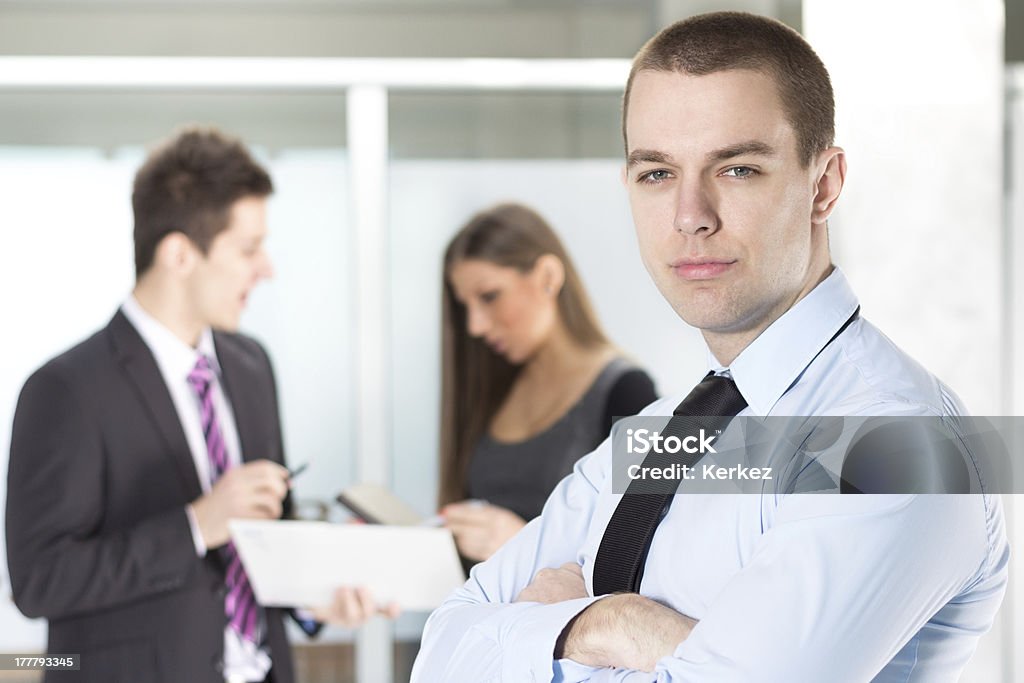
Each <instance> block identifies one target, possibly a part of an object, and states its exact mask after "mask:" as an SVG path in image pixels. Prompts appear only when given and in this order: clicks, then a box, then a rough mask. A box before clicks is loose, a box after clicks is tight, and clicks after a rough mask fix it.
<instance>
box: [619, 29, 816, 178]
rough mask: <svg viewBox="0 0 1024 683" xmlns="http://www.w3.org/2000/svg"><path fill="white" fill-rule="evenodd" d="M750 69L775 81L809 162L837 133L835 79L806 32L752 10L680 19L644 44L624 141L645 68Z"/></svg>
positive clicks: (625, 109) (626, 98)
mask: <svg viewBox="0 0 1024 683" xmlns="http://www.w3.org/2000/svg"><path fill="white" fill-rule="evenodd" d="M730 69H749V70H753V71H761V72H763V73H765V74H766V75H768V76H771V77H772V79H774V81H775V84H776V86H777V87H778V92H779V99H780V100H781V101H782V107H783V110H784V111H785V112H786V117H787V118H788V120H789V124H790V125H791V126H792V127H793V131H794V132H795V133H796V139H797V152H798V154H799V156H800V162H801V163H802V164H803V165H804V166H807V164H808V163H810V161H811V159H812V158H813V157H814V155H815V154H817V153H818V152H820V151H821V150H823V149H827V148H828V147H830V146H831V145H832V141H833V139H834V137H835V100H834V98H833V95H832V82H831V80H830V79H829V76H828V71H827V70H826V69H825V65H824V64H822V62H821V59H819V57H818V55H817V54H815V52H814V50H813V49H812V48H811V46H810V45H809V44H808V43H807V41H806V40H804V38H803V36H801V35H800V34H799V33H797V32H796V31H794V30H793V29H791V28H790V27H788V26H786V25H785V24H783V23H782V22H779V21H776V20H775V19H769V18H768V17H761V16H758V15H756V14H748V13H746V12H711V13H709V14H699V15H697V16H695V17H690V18H689V19H684V20H683V21H678V22H676V23H675V24H672V25H671V26H669V27H668V28H666V29H663V30H662V31H661V32H660V33H658V35H656V36H654V37H653V38H651V39H650V40H649V41H647V43H646V44H645V45H644V46H643V47H642V48H640V51H639V52H638V53H637V54H636V57H635V58H634V59H633V68H632V69H631V70H630V72H629V80H628V81H626V93H625V96H624V97H623V100H622V140H623V142H624V143H625V144H626V154H627V155H628V154H629V142H628V141H627V140H626V115H627V113H628V111H629V93H630V90H631V89H632V87H633V79H634V78H635V77H636V75H637V73H639V72H640V71H678V72H682V73H686V74H691V75H694V76H703V75H706V74H710V73H715V72H716V71H727V70H730Z"/></svg>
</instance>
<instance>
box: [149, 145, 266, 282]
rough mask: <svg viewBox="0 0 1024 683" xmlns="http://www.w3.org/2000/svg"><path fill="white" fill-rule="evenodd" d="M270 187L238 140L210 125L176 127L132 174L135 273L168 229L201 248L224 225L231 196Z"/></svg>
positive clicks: (263, 172) (262, 194)
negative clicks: (178, 131)
mask: <svg viewBox="0 0 1024 683" xmlns="http://www.w3.org/2000/svg"><path fill="white" fill-rule="evenodd" d="M273 191H274V186H273V183H272V182H271V181H270V175H269V174H268V173H267V172H266V170H264V168H263V167H262V166H260V165H259V164H257V163H256V162H255V161H254V160H253V158H252V156H250V154H249V151H248V150H247V149H246V148H245V145H243V144H242V143H241V141H239V140H237V139H235V138H232V137H229V136H227V135H225V134H224V133H221V132H220V131H218V130H216V129H214V128H187V129H185V130H183V131H181V132H180V133H178V134H177V135H175V136H174V137H173V138H171V139H170V140H168V141H167V142H165V143H164V144H162V145H160V146H159V147H158V148H157V149H156V150H154V151H153V152H152V153H151V154H150V155H149V157H148V158H147V159H146V162H145V163H144V164H143V165H142V168H140V169H139V172H138V173H136V174H135V186H134V189H133V190H132V210H133V211H134V214H135V234H134V236H135V276H136V277H139V276H141V275H142V274H143V273H145V272H146V271H147V270H148V269H149V267H150V266H151V265H152V264H153V256H154V254H155V253H156V248H157V245H158V244H160V240H162V239H163V238H164V237H166V236H167V235H169V234H170V233H173V232H180V233H183V234H184V235H186V236H187V237H188V238H189V239H190V240H192V242H193V243H195V245H196V246H197V247H198V248H199V249H200V251H202V253H204V254H205V253H206V252H207V250H208V249H209V248H210V244H211V243H212V242H213V239H214V238H215V237H216V236H217V235H218V234H220V233H221V232H222V231H223V230H224V229H225V228H227V226H228V220H229V218H230V216H229V211H230V209H231V206H232V205H233V204H234V203H235V202H236V201H238V200H239V199H243V198H245V197H266V196H267V195H269V194H270V193H271V192H273Z"/></svg>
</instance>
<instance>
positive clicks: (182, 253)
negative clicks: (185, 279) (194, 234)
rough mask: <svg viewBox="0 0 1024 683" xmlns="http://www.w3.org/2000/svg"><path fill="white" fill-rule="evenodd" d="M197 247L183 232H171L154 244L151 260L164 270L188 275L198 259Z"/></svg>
mask: <svg viewBox="0 0 1024 683" xmlns="http://www.w3.org/2000/svg"><path fill="white" fill-rule="evenodd" d="M199 256H200V254H199V248H198V247H196V245H195V243H194V242H192V240H190V239H189V238H188V237H186V236H185V233H182V232H171V233H168V234H167V235H165V236H164V238H163V239H161V240H160V242H159V243H157V245H156V253H155V254H154V258H153V262H154V263H155V264H156V265H157V266H158V267H159V268H160V269H161V270H163V271H164V272H166V273H172V274H175V275H181V276H184V275H188V274H189V273H191V272H192V269H193V268H195V265H196V263H197V262H198V260H199Z"/></svg>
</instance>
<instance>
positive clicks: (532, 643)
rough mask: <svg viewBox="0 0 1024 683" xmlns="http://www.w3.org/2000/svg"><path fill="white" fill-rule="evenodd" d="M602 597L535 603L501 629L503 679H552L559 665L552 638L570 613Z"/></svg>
mask: <svg viewBox="0 0 1024 683" xmlns="http://www.w3.org/2000/svg"><path fill="white" fill-rule="evenodd" d="M603 597H604V596H599V597H596V598H591V597H588V598H577V599H576V600H566V601H565V602H556V603H554V604H551V605H541V604H536V605H533V606H532V608H531V609H527V610H524V611H523V612H522V613H521V614H520V615H519V616H518V618H516V619H515V621H514V624H511V625H510V626H512V628H508V629H503V630H504V631H505V632H504V634H503V637H501V638H500V639H499V642H500V643H501V645H502V650H503V651H504V652H505V653H506V656H505V658H504V663H505V665H504V667H503V668H504V671H503V672H502V674H503V675H502V679H503V680H515V681H545V682H548V681H553V680H555V678H554V677H555V675H556V671H557V670H558V669H559V668H560V667H557V666H556V663H555V641H556V640H558V636H559V635H560V634H561V633H562V629H564V628H565V625H566V624H568V623H569V621H570V620H572V618H573V617H575V616H576V615H577V614H579V613H580V612H582V611H583V610H585V609H586V608H587V607H589V606H590V605H592V604H594V603H595V602H597V601H598V600H600V599H602V598H603ZM510 655H511V656H510ZM562 661H565V660H562ZM568 680H569V681H571V680H573V679H568Z"/></svg>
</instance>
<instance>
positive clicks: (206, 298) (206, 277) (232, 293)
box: [187, 197, 273, 331]
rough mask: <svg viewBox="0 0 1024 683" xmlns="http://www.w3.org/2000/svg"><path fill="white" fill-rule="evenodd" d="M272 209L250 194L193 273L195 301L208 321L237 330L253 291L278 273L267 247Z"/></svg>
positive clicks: (191, 290) (190, 278)
mask: <svg viewBox="0 0 1024 683" xmlns="http://www.w3.org/2000/svg"><path fill="white" fill-rule="evenodd" d="M266 209H267V202H266V200H265V199H263V198H261V197H245V198H242V199H239V200H238V201H236V202H235V203H234V204H232V206H231V211H230V214H229V219H228V227H227V228H226V229H225V230H223V231H222V232H221V233H220V234H218V235H217V236H216V237H215V238H214V239H213V242H212V243H211V244H210V249H209V250H208V251H207V253H206V255H205V256H202V255H200V256H199V258H198V260H197V263H196V266H195V268H194V269H193V270H192V272H191V273H190V274H189V276H188V280H187V289H188V296H189V300H190V302H191V307H192V309H193V311H194V312H195V314H196V315H197V316H198V317H199V318H200V321H201V322H202V324H203V325H209V326H210V327H214V328H216V329H219V330H227V331H234V330H237V329H238V322H239V319H240V318H241V315H242V310H243V309H244V308H245V304H246V301H247V299H248V297H249V292H251V291H252V289H253V287H255V286H256V283H258V282H259V281H260V280H262V279H264V278H269V277H271V276H272V275H273V268H272V266H271V263H270V257H269V256H268V255H267V252H266V250H265V249H264V246H263V240H264V238H265V237H266V235H267V218H266Z"/></svg>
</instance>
